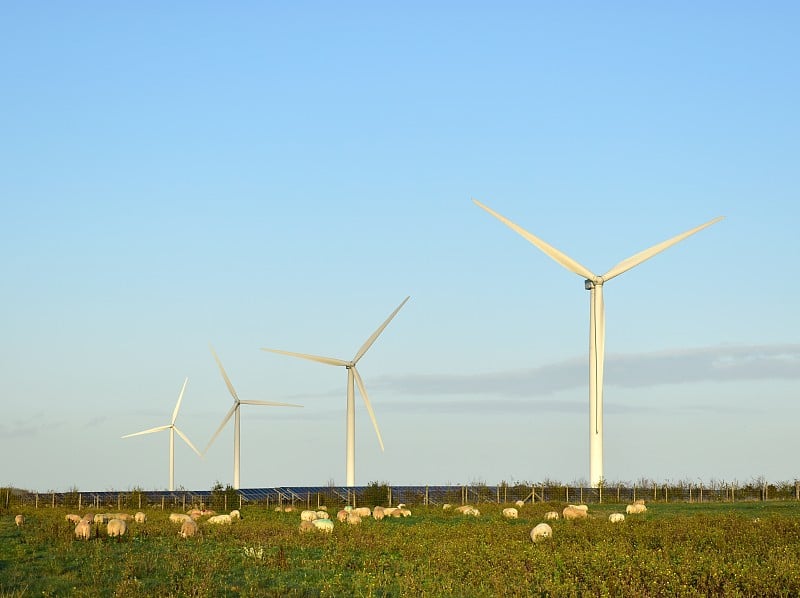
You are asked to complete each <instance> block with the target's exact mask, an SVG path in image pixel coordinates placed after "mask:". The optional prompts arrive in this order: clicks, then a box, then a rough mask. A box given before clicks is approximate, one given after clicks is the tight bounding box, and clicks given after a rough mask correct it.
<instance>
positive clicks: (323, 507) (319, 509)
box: [317, 505, 328, 513]
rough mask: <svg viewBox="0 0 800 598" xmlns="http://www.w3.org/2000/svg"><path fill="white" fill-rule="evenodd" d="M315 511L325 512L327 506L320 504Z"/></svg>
mask: <svg viewBox="0 0 800 598" xmlns="http://www.w3.org/2000/svg"><path fill="white" fill-rule="evenodd" d="M317 511H325V512H326V513H327V512H328V507H326V506H325V505H320V506H318V507H317Z"/></svg>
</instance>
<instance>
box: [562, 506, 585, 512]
mask: <svg viewBox="0 0 800 598" xmlns="http://www.w3.org/2000/svg"><path fill="white" fill-rule="evenodd" d="M567 506H568V507H572V508H573V509H579V510H581V511H587V512H588V511H589V505H567Z"/></svg>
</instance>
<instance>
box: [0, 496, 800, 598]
mask: <svg viewBox="0 0 800 598" xmlns="http://www.w3.org/2000/svg"><path fill="white" fill-rule="evenodd" d="M478 506H479V508H480V510H481V516H480V517H478V518H473V517H465V516H462V515H458V514H455V513H453V512H451V511H442V510H441V509H436V508H423V507H417V508H414V507H413V506H411V510H412V516H411V517H409V518H406V519H385V520H383V521H374V520H372V519H370V520H365V521H364V522H363V523H362V524H361V525H358V526H348V525H346V524H342V523H338V522H336V526H335V529H334V531H333V533H332V534H330V535H328V534H322V533H319V532H315V533H309V534H300V533H299V531H298V525H299V521H300V517H299V512H294V513H276V512H274V511H272V510H267V509H265V508H260V507H251V508H249V509H247V508H246V509H244V510H243V515H244V519H243V520H242V521H239V522H236V523H234V524H233V525H232V526H230V527H212V526H209V525H204V524H203V523H202V520H201V522H200V524H201V529H202V532H203V534H202V537H200V538H190V539H186V540H184V539H181V538H179V537H178V535H177V532H178V529H179V526H178V525H176V524H173V523H170V522H169V521H168V515H169V512H162V511H161V510H160V509H149V510H147V511H146V513H147V516H148V520H147V522H145V523H142V524H136V523H132V522H131V523H130V524H129V530H128V534H127V535H126V536H124V537H122V538H121V539H119V540H117V539H111V538H108V537H106V535H105V531H104V528H105V526H102V525H98V526H96V529H95V533H96V535H95V536H93V538H92V539H91V540H89V541H78V540H75V539H74V536H73V525H72V524H70V523H68V522H67V521H65V519H64V516H65V514H66V513H67V511H65V510H63V509H59V508H56V509H50V508H40V509H29V510H22V511H21V512H22V513H23V514H24V515H25V517H26V522H25V525H24V526H22V527H16V526H15V524H14V514H15V513H16V512H8V511H6V512H4V513H3V514H2V517H0V596H70V595H74V596H548V595H549V596H577V595H594V596H684V595H685V596H697V595H702V596H706V595H711V596H798V595H800V504H799V503H797V502H789V501H787V502H742V503H717V504H686V503H670V504H652V505H648V512H647V513H646V514H645V515H640V516H628V517H627V519H626V521H625V522H624V523H622V524H616V525H613V524H610V523H609V522H608V515H609V514H610V513H612V512H615V511H624V505H602V506H601V505H593V506H591V507H590V514H591V518H590V519H588V520H584V521H574V522H568V521H563V520H559V521H555V522H551V525H552V527H553V530H554V534H553V538H552V540H550V541H547V542H544V543H540V544H535V545H534V544H533V543H532V542H531V540H530V537H529V532H530V530H531V528H532V527H533V526H534V525H535V524H537V523H539V522H541V521H542V520H543V519H542V517H543V514H544V513H545V512H546V511H548V510H559V511H560V510H561V508H563V506H565V505H563V504H557V503H552V504H536V505H530V504H528V505H526V506H524V507H522V508H521V509H520V518H519V519H517V520H505V519H503V517H502V515H501V510H502V508H503V507H504V506H507V505H492V504H481V505H478ZM81 514H84V513H81ZM756 519H757V521H756Z"/></svg>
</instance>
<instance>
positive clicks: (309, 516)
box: [300, 511, 317, 521]
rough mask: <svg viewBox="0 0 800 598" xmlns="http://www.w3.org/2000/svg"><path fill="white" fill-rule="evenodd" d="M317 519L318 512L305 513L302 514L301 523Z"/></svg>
mask: <svg viewBox="0 0 800 598" xmlns="http://www.w3.org/2000/svg"><path fill="white" fill-rule="evenodd" d="M315 519H317V512H316V511H303V512H301V513H300V521H314V520H315Z"/></svg>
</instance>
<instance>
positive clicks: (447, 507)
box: [442, 502, 453, 511]
mask: <svg viewBox="0 0 800 598" xmlns="http://www.w3.org/2000/svg"><path fill="white" fill-rule="evenodd" d="M452 508H453V505H451V504H450V503H449V502H446V503H444V504H443V505H442V511H447V510H449V509H452Z"/></svg>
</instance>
